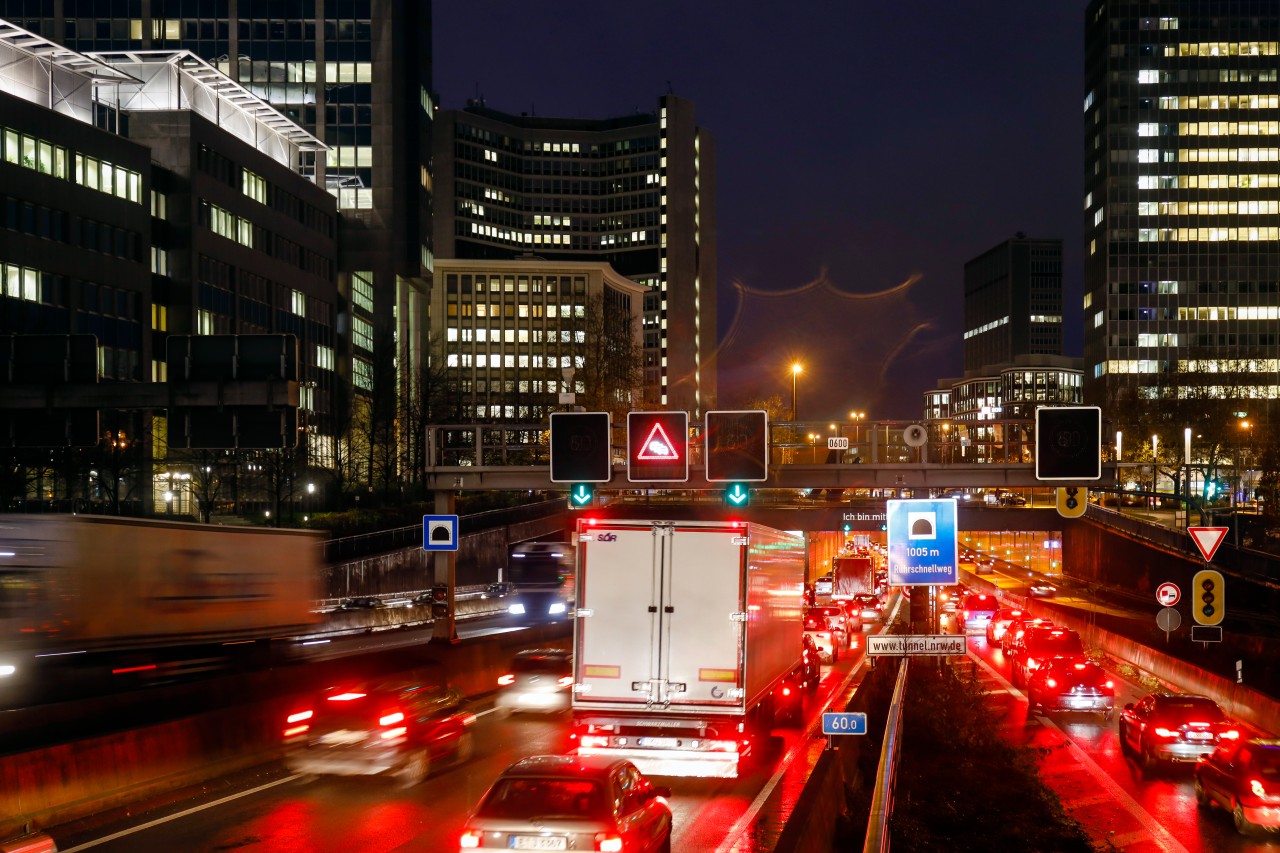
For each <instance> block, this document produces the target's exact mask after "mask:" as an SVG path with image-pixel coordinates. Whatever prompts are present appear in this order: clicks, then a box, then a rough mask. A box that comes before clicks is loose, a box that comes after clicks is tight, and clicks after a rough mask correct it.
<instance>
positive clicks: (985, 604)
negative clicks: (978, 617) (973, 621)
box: [964, 594, 999, 613]
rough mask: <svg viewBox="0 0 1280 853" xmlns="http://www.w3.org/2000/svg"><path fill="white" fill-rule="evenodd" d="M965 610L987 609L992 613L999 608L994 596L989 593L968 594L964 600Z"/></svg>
mask: <svg viewBox="0 0 1280 853" xmlns="http://www.w3.org/2000/svg"><path fill="white" fill-rule="evenodd" d="M964 609H965V610H989V611H991V612H992V613H994V612H995V611H996V610H997V609H999V608H998V607H997V605H996V600H995V597H994V596H990V595H981V594H979V595H970V596H969V597H967V598H966V599H965V600H964Z"/></svg>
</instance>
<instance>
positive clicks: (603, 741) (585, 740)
mask: <svg viewBox="0 0 1280 853" xmlns="http://www.w3.org/2000/svg"><path fill="white" fill-rule="evenodd" d="M578 743H580V744H582V745H583V746H585V747H587V748H588V749H590V748H591V747H597V748H601V747H606V746H608V745H609V738H607V737H606V736H604V735H583V736H582V737H580V738H579V739H578Z"/></svg>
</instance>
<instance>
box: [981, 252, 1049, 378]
mask: <svg viewBox="0 0 1280 853" xmlns="http://www.w3.org/2000/svg"><path fill="white" fill-rule="evenodd" d="M1021 355H1062V241H1061V240H1057V239H1054V240H1037V239H1033V238H1030V237H1027V236H1026V235H1024V234H1021V233H1020V234H1018V235H1017V236H1015V237H1013V238H1011V239H1009V240H1005V241H1004V242H1002V243H1000V244H999V245H997V246H994V247H993V248H991V249H989V250H988V251H986V252H984V253H983V254H981V255H979V256H978V257H976V258H974V259H973V260H971V261H969V262H968V263H966V264H965V265H964V369H965V370H966V371H968V370H977V369H980V368H982V367H984V366H985V365H988V364H1001V363H1004V362H1009V361H1012V360H1013V359H1014V358H1016V357H1017V356H1021Z"/></svg>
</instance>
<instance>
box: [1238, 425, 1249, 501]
mask: <svg viewBox="0 0 1280 853" xmlns="http://www.w3.org/2000/svg"><path fill="white" fill-rule="evenodd" d="M1240 429H1242V430H1245V434H1246V438H1245V442H1246V446H1245V452H1244V453H1242V454H1240V455H1241V462H1242V463H1243V465H1245V466H1246V468H1247V466H1248V465H1249V464H1250V457H1251V456H1252V455H1253V423H1252V422H1250V421H1247V420H1242V421H1240ZM1236 476H1237V477H1239V479H1240V497H1241V502H1244V503H1248V501H1249V493H1250V491H1251V490H1250V488H1249V483H1248V481H1247V479H1246V478H1245V476H1244V475H1242V474H1240V472H1239V471H1238V470H1237V472H1236Z"/></svg>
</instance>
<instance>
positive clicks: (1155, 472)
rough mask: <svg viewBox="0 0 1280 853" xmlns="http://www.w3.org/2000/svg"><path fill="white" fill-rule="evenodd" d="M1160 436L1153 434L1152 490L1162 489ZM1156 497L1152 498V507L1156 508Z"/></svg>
mask: <svg viewBox="0 0 1280 853" xmlns="http://www.w3.org/2000/svg"><path fill="white" fill-rule="evenodd" d="M1159 479H1160V436H1158V435H1154V434H1153V435H1152V436H1151V491H1153V492H1158V491H1160V486H1159V482H1158V481H1159ZM1155 502H1156V499H1155V498H1154V497H1153V498H1151V508H1152V509H1155V506H1156V503H1155Z"/></svg>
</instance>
